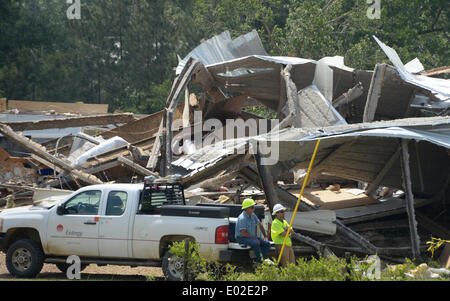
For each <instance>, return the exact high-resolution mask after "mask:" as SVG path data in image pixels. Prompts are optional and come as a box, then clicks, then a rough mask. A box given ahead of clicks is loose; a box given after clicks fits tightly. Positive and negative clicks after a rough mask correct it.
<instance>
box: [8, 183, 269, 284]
mask: <svg viewBox="0 0 450 301" xmlns="http://www.w3.org/2000/svg"><path fill="white" fill-rule="evenodd" d="M258 207H260V208H258ZM239 213H240V205H216V204H211V205H206V206H205V205H202V206H186V205H185V199H184V192H183V188H182V185H181V183H180V182H179V181H169V182H167V181H166V182H159V183H158V181H157V180H154V179H153V178H151V177H150V178H148V179H147V178H146V180H145V182H144V184H103V185H92V186H87V187H83V188H81V189H79V190H77V191H75V192H74V193H73V194H71V195H69V196H68V197H67V198H65V199H64V200H63V201H62V202H60V203H59V204H57V205H53V206H47V207H45V206H44V207H43V206H33V207H28V208H17V209H9V210H5V211H3V212H2V213H0V249H1V251H3V252H5V253H6V265H7V268H8V270H9V272H10V273H11V274H12V275H13V276H16V277H23V278H31V277H35V276H36V275H37V274H39V272H40V271H41V269H42V266H43V263H44V262H45V263H54V264H56V265H57V266H58V268H59V269H60V270H61V271H63V272H64V271H66V270H67V267H68V264H66V259H67V257H68V256H70V255H77V256H79V257H80V259H81V264H82V267H84V266H87V265H88V264H91V263H96V264H98V265H106V264H113V265H129V266H162V268H163V272H164V274H165V276H166V277H168V278H169V279H171V280H179V279H181V275H182V271H183V262H182V260H181V259H178V258H171V257H173V255H171V254H170V253H169V252H168V250H169V246H170V244H171V243H172V242H175V241H181V240H184V239H186V238H187V239H190V240H192V241H195V242H196V243H198V244H199V253H200V255H201V256H202V257H204V258H207V259H209V260H216V261H219V262H239V261H241V262H249V261H250V257H251V256H252V255H251V253H252V252H249V248H248V247H242V246H239V244H237V243H235V240H234V222H233V221H235V218H236V217H237V215H238V214H239ZM257 213H259V214H258V215H259V217H260V218H264V207H263V206H257ZM249 256H250V257H249Z"/></svg>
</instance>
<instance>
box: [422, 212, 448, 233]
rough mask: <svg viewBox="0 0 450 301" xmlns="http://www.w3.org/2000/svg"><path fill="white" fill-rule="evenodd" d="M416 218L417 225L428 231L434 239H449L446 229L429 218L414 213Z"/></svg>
mask: <svg viewBox="0 0 450 301" xmlns="http://www.w3.org/2000/svg"><path fill="white" fill-rule="evenodd" d="M416 217H417V221H418V222H419V224H420V225H421V226H422V227H424V228H425V229H427V230H428V231H430V232H431V233H432V234H433V235H435V236H436V237H438V238H441V239H445V240H448V239H450V231H449V230H448V229H447V228H446V227H443V226H441V225H439V224H438V223H436V222H435V221H433V220H432V219H431V218H429V217H428V216H426V215H425V214H423V213H421V212H419V211H416Z"/></svg>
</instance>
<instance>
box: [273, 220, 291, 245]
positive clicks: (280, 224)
mask: <svg viewBox="0 0 450 301" xmlns="http://www.w3.org/2000/svg"><path fill="white" fill-rule="evenodd" d="M286 227H289V224H288V222H287V221H286V220H283V221H280V220H279V219H278V218H275V219H274V220H273V222H272V227H271V230H270V234H271V235H272V241H273V243H274V244H276V245H282V244H283V242H284V236H283V235H281V233H283V232H284V231H285V230H284V228H286ZM291 233H292V232H291ZM291 233H290V234H291ZM290 234H289V235H290ZM286 246H288V247H290V246H292V241H291V238H290V237H288V238H287V240H286Z"/></svg>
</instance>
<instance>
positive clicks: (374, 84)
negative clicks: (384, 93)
mask: <svg viewBox="0 0 450 301" xmlns="http://www.w3.org/2000/svg"><path fill="white" fill-rule="evenodd" d="M386 68H387V65H386V64H377V65H376V66H375V70H374V73H373V76H372V80H371V82H370V87H369V92H368V94H367V101H366V106H365V107H364V114H363V122H371V121H373V119H374V117H375V112H376V110H377V106H378V100H379V99H380V96H381V89H382V87H383V79H384V74H385V72H386Z"/></svg>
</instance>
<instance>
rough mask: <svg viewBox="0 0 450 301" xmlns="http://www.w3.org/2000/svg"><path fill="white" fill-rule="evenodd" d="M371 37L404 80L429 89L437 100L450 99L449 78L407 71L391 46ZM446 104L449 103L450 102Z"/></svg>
mask: <svg viewBox="0 0 450 301" xmlns="http://www.w3.org/2000/svg"><path fill="white" fill-rule="evenodd" d="M373 38H374V39H375V41H377V43H378V45H380V47H381V49H382V50H383V51H384V53H385V54H386V55H387V57H388V58H389V60H390V61H391V62H392V63H393V64H394V66H395V68H396V69H397V71H398V73H399V74H400V76H401V77H402V79H403V80H404V81H406V82H408V83H410V84H412V85H414V86H417V87H420V88H423V89H425V90H428V91H430V92H431V93H433V95H434V96H435V97H436V98H438V99H439V100H442V101H445V100H449V99H450V80H447V79H441V78H433V77H428V76H424V75H415V74H411V73H409V72H408V71H407V70H406V68H405V66H404V65H403V63H402V61H401V59H400V57H399V56H398V54H397V52H396V51H395V50H394V49H393V48H391V47H389V46H387V45H386V44H384V43H383V42H381V41H380V40H379V39H377V37H376V36H373ZM448 105H450V102H449V103H448Z"/></svg>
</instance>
